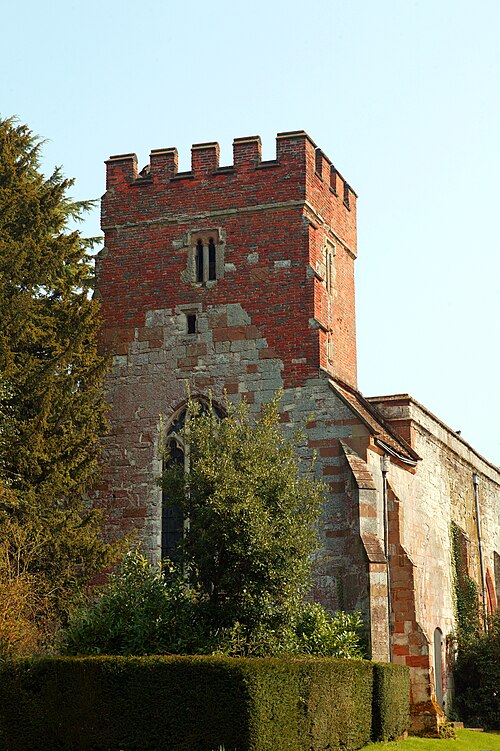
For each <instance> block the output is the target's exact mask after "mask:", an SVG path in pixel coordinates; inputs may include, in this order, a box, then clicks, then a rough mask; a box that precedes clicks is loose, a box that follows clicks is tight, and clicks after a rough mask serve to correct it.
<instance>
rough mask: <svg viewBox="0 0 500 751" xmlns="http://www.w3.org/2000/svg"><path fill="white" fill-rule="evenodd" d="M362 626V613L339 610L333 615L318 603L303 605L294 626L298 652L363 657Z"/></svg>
mask: <svg viewBox="0 0 500 751" xmlns="http://www.w3.org/2000/svg"><path fill="white" fill-rule="evenodd" d="M362 625H363V624H362V621H361V616H360V614H359V613H343V612H341V611H339V612H337V613H335V614H334V615H333V616H330V615H328V613H327V612H326V610H325V609H324V608H323V607H322V606H321V605H319V604H315V605H304V606H303V608H302V610H301V612H300V614H299V617H298V619H297V624H296V626H295V633H296V636H297V651H298V652H299V653H301V654H309V655H321V656H324V657H346V658H353V657H354V658H356V657H357V658H361V657H363V654H362V650H361V647H360V643H359V632H360V630H361V628H362Z"/></svg>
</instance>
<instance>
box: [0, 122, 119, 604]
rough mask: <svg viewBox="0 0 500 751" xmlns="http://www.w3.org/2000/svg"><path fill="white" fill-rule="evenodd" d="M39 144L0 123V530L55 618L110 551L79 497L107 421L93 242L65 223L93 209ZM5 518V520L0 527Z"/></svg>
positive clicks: (89, 479) (92, 468) (24, 129)
mask: <svg viewBox="0 0 500 751" xmlns="http://www.w3.org/2000/svg"><path fill="white" fill-rule="evenodd" d="M41 145H42V142H41V141H40V140H39V139H38V138H37V137H36V136H34V135H33V133H32V132H31V131H30V130H29V128H28V127H27V126H25V125H20V124H18V123H16V122H15V121H14V120H12V119H6V120H0V321H1V326H0V383H1V393H0V421H1V424H0V475H1V477H2V481H3V485H4V487H7V488H8V489H9V492H8V493H4V494H1V495H0V537H1V535H2V529H3V534H4V536H5V535H6V534H7V532H6V530H7V529H8V528H11V525H12V524H18V525H19V526H20V527H22V529H23V532H24V535H26V534H27V535H28V538H29V540H31V541H32V544H28V545H26V546H25V548H29V550H30V555H29V561H28V560H27V559H26V560H23V557H22V556H23V551H22V550H20V551H19V550H18V551H15V550H12V552H11V555H18V556H21V559H20V560H21V563H22V565H23V566H25V567H26V568H27V570H28V571H29V573H30V574H32V575H36V576H37V577H38V581H39V582H43V587H44V588H45V589H46V592H47V593H50V601H51V604H52V607H53V608H54V613H55V614H56V615H57V616H61V614H62V613H64V611H65V609H66V607H67V603H68V598H70V597H71V596H72V593H73V592H74V590H75V588H76V587H77V586H78V584H79V582H81V581H82V580H84V579H85V577H87V576H88V575H89V574H90V573H91V572H94V571H96V570H97V569H99V568H100V567H101V566H102V565H103V564H104V562H105V560H106V557H107V553H108V551H107V547H106V545H104V544H103V542H102V541H101V535H100V525H99V520H98V515H97V514H96V513H95V512H92V511H90V510H89V511H87V510H85V509H84V504H83V494H84V492H85V490H86V489H88V487H89V484H90V483H91V482H92V480H93V478H94V477H95V474H96V471H97V469H98V456H99V435H100V434H102V432H103V430H104V428H105V405H104V402H103V396H102V378H103V375H104V373H105V370H106V359H105V358H104V357H103V356H102V355H101V354H99V352H98V348H97V336H98V330H99V316H98V313H99V310H98V303H97V301H95V300H92V299H91V296H90V292H91V285H92V270H93V265H92V259H91V257H90V256H89V250H90V248H91V247H92V245H93V240H86V239H84V238H82V237H81V235H80V233H79V231H77V230H71V229H70V226H69V225H70V224H71V223H72V222H73V221H74V220H78V219H80V218H81V216H82V213H83V212H85V211H86V210H87V209H89V208H90V206H91V203H89V202H74V201H72V200H71V198H70V197H69V196H68V190H69V189H70V188H71V186H72V184H73V181H72V180H68V179H65V178H64V177H63V176H62V174H61V172H60V170H59V169H56V170H55V171H54V172H53V174H52V175H51V176H50V177H45V176H44V175H43V174H42V172H41V170H40V161H39V154H40V148H41ZM2 522H3V527H2Z"/></svg>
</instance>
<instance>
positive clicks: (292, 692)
mask: <svg viewBox="0 0 500 751" xmlns="http://www.w3.org/2000/svg"><path fill="white" fill-rule="evenodd" d="M374 687H375V690H374ZM408 704H409V677H408V671H407V669H406V668H401V667H399V666H395V665H380V664H376V663H371V662H366V661H361V660H337V659H333V658H305V659H283V658H275V659H272V658H269V659H234V658H223V657H220V658H219V657H85V658H43V659H37V660H19V661H16V662H8V663H4V664H3V665H2V666H1V667H0V748H1V749H2V751H34V750H35V749H36V751H59V750H60V751H97V750H99V751H105V750H110V751H118V750H119V749H123V750H124V751H211V750H212V749H219V747H220V746H221V745H222V746H224V747H225V749H226V751H230V749H237V751H277V750H278V749H279V751H303V750H304V749H308V750H309V749H310V750H311V751H322V750H323V749H327V748H328V749H332V751H333V749H337V748H341V749H343V750H344V751H350V750H351V749H352V750H354V749H358V748H360V747H361V746H363V745H365V744H366V743H367V742H369V741H370V739H371V738H372V739H374V740H378V739H379V738H380V739H381V738H384V739H387V738H392V737H395V736H397V735H400V734H401V733H402V732H404V730H405V729H406V726H407V722H408Z"/></svg>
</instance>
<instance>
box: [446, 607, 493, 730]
mask: <svg viewBox="0 0 500 751" xmlns="http://www.w3.org/2000/svg"><path fill="white" fill-rule="evenodd" d="M455 693H456V695H455V702H454V708H456V710H457V711H458V713H459V716H460V719H462V720H463V721H464V722H466V723H467V724H468V725H471V726H472V727H485V728H492V729H496V730H500V613H499V612H497V614H496V615H495V616H493V618H492V619H491V623H490V629H489V631H488V632H487V633H482V634H478V635H477V636H476V637H475V638H473V639H468V640H467V642H466V643H464V644H462V645H460V646H459V651H458V659H457V664H456V666H455Z"/></svg>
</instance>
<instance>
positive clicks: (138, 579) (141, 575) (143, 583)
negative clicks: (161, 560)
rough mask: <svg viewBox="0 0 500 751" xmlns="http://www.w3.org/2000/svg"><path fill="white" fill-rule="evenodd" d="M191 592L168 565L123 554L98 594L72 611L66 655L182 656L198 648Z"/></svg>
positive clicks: (65, 648)
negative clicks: (115, 569) (152, 562)
mask: <svg viewBox="0 0 500 751" xmlns="http://www.w3.org/2000/svg"><path fill="white" fill-rule="evenodd" d="M201 641H202V640H201V634H200V633H199V631H198V628H197V613H196V610H195V598H194V593H193V592H192V591H190V590H189V589H188V588H187V587H186V586H185V582H184V580H183V578H182V576H180V575H179V573H178V572H176V571H175V569H174V568H173V567H170V568H166V566H164V567H161V566H153V565H151V564H149V563H148V561H147V560H146V558H145V557H144V556H142V555H140V554H139V553H137V552H131V553H128V554H127V555H126V556H125V557H124V559H123V561H122V563H121V566H120V569H119V571H118V572H117V573H116V574H112V575H111V576H110V579H109V582H108V584H107V585H106V587H105V588H104V589H103V591H102V594H101V596H100V597H98V598H96V599H95V600H94V602H93V603H92V604H90V605H88V606H87V607H85V608H83V609H81V610H80V611H77V612H76V614H74V615H73V617H72V618H71V620H70V624H69V628H68V629H67V631H66V632H65V633H64V637H63V645H62V650H63V652H64V653H65V654H88V655H92V654H120V655H142V654H165V653H174V654H179V653H181V654H183V653H184V654H185V653H190V652H191V653H195V652H198V651H199V644H200V642H201Z"/></svg>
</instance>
